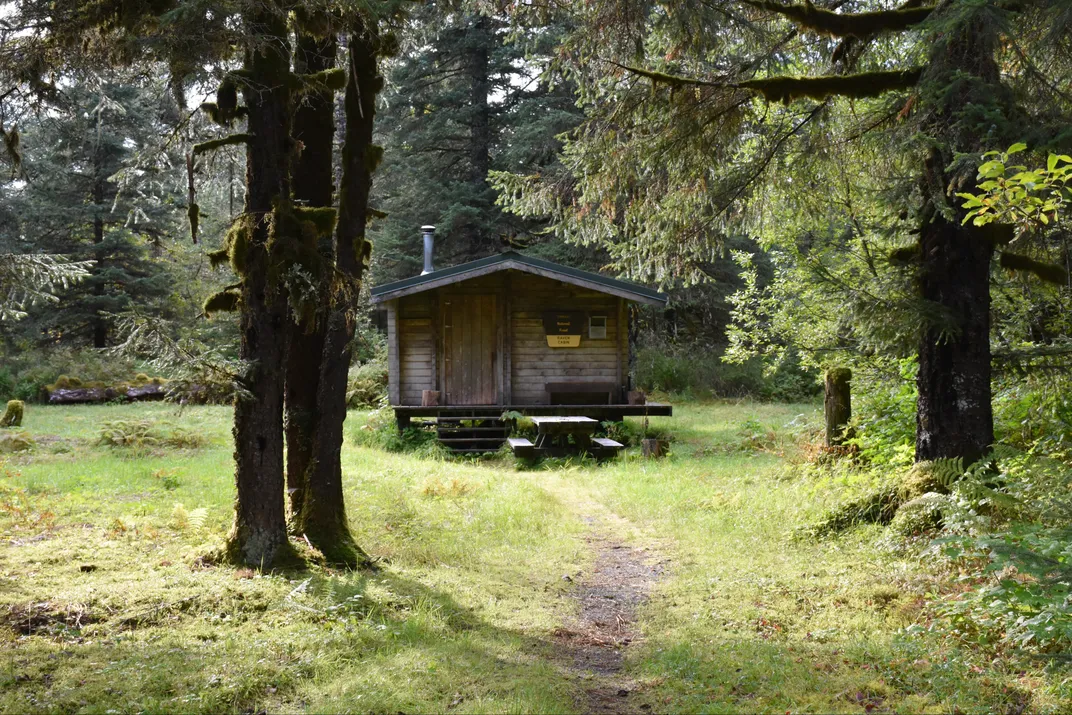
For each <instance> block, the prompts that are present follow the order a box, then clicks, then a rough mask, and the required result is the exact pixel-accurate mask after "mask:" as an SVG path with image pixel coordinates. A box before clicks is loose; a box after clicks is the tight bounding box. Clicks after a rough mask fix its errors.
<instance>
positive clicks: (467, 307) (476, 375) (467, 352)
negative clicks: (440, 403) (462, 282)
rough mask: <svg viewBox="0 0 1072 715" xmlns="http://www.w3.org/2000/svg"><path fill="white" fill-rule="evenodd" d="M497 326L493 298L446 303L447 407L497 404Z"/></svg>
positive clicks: (447, 300) (461, 297)
mask: <svg viewBox="0 0 1072 715" xmlns="http://www.w3.org/2000/svg"><path fill="white" fill-rule="evenodd" d="M498 324H499V316H498V313H497V311H496V300H495V296H494V295H453V296H447V297H446V298H445V299H444V300H443V386H444V390H443V391H444V392H446V393H447V395H446V399H447V400H448V402H447V404H450V405H494V404H498V401H499V397H498V389H497V388H498V380H497V379H496V375H497V374H498V359H497V358H498V356H497V355H496V350H495V348H496V346H497V345H498V338H497V330H498V327H499V325H498Z"/></svg>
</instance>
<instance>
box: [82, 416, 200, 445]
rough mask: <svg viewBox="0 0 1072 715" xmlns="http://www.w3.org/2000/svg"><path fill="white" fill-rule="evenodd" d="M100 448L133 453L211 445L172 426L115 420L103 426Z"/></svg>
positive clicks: (99, 441) (167, 423) (164, 423)
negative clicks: (127, 450) (117, 449)
mask: <svg viewBox="0 0 1072 715" xmlns="http://www.w3.org/2000/svg"><path fill="white" fill-rule="evenodd" d="M97 442H98V444H101V445H104V446H108V447H115V448H119V449H129V450H133V451H139V450H145V449H154V448H171V449H195V448H198V447H203V446H205V444H207V440H206V439H205V437H204V435H201V434H198V433H197V432H192V431H190V430H188V429H185V428H183V427H179V426H177V425H173V424H171V423H169V422H157V421H154V420H113V421H111V422H105V423H103V424H102V425H101V429H100V438H99V439H98V441H97Z"/></svg>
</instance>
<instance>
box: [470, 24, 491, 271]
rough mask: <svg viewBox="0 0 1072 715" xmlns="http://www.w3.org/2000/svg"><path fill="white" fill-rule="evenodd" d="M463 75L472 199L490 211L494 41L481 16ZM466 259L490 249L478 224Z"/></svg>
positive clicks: (489, 28)
mask: <svg viewBox="0 0 1072 715" xmlns="http://www.w3.org/2000/svg"><path fill="white" fill-rule="evenodd" d="M469 35H470V38H469V50H468V56H467V57H466V72H467V74H468V80H469V182H470V183H471V184H472V186H473V195H474V197H480V202H479V203H480V207H481V208H482V209H490V208H491V206H490V201H484V200H483V197H484V196H485V195H486V193H487V191H488V172H489V171H490V169H491V140H492V135H491V105H490V104H489V102H488V99H489V97H488V96H489V94H490V93H491V77H490V74H489V73H490V61H491V57H490V49H489V48H490V47H491V43H492V41H493V37H492V30H491V20H490V19H488V18H487V17H484V16H483V15H480V16H477V17H476V18H475V20H474V21H473V29H472V31H471V32H470V33H469ZM468 239H469V257H468V258H469V260H472V259H473V258H479V257H481V256H483V255H486V254H488V253H490V252H491V250H492V248H493V247H492V246H491V245H490V242H489V237H488V236H487V235H486V231H485V230H484V226H483V225H482V224H481V223H479V222H478V223H476V225H474V226H471V227H470V230H469V236H468Z"/></svg>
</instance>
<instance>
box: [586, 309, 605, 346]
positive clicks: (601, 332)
mask: <svg viewBox="0 0 1072 715" xmlns="http://www.w3.org/2000/svg"><path fill="white" fill-rule="evenodd" d="M588 337H589V338H591V339H592V340H606V339H607V316H605V315H592V316H589V318H588Z"/></svg>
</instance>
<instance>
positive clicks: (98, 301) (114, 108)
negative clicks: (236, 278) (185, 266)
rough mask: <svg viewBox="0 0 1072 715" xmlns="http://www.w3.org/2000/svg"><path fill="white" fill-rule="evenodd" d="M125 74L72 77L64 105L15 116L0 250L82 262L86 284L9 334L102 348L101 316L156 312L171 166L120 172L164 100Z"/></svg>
mask: <svg viewBox="0 0 1072 715" xmlns="http://www.w3.org/2000/svg"><path fill="white" fill-rule="evenodd" d="M159 90H160V87H158V86H154V85H153V84H152V83H150V82H145V81H142V80H139V79H138V78H137V77H135V76H134V75H133V74H126V75H116V74H114V73H108V74H107V75H105V76H104V77H103V78H100V79H97V78H93V77H90V76H81V77H78V78H76V79H75V80H74V81H73V82H72V83H71V84H70V86H68V87H65V89H64V93H63V94H64V101H63V103H62V104H61V105H60V106H57V107H54V108H52V109H50V110H49V111H44V112H34V111H30V110H29V109H28V108H27V110H26V112H25V114H24V117H23V122H22V124H23V126H22V130H21V133H22V142H21V144H22V151H21V176H22V177H23V181H22V185H21V187H20V188H18V189H16V190H9V191H6V192H4V194H3V197H2V198H0V201H2V202H3V204H4V211H5V212H7V213H8V214H9V215H11V216H14V217H17V220H15V221H11V222H7V223H5V225H4V226H3V228H2V229H0V230H2V233H0V241H3V245H4V246H5V247H6V248H5V250H8V251H11V252H27V253H29V252H45V253H54V254H62V255H65V256H68V257H70V258H71V259H74V260H77V261H92V262H93V265H92V267H91V268H90V275H89V276H88V278H87V280H86V281H84V282H82V283H80V284H78V285H77V286H76V287H73V288H70V289H68V290H67V291H66V292H65V294H64V300H63V302H62V303H60V304H59V305H57V306H49V307H48V309H47V310H43V309H39V310H31V311H30V315H29V318H28V319H27V320H26V321H24V322H23V323H22V324H20V325H19V326H18V328H17V331H18V333H17V334H18V335H20V336H25V338H26V339H28V340H30V341H33V342H37V343H43V344H55V343H62V344H65V345H73V346H82V345H88V346H91V347H96V348H103V347H106V346H108V345H109V344H110V342H111V340H112V338H113V335H112V333H113V329H112V324H111V319H110V318H109V317H108V314H115V313H119V312H122V311H124V310H127V309H129V308H131V307H134V306H137V307H139V308H141V309H143V310H146V311H148V312H160V311H162V310H164V309H165V306H164V305H163V301H164V299H165V298H166V297H167V296H168V295H169V293H170V289H171V276H170V274H169V272H168V270H167V266H166V265H165V264H163V263H161V262H158V261H156V260H154V259H155V258H156V257H157V256H158V255H159V254H160V252H161V248H162V245H163V244H164V242H166V241H167V240H168V239H169V238H170V237H171V235H172V234H173V233H174V232H175V230H176V229H177V228H178V227H177V225H176V221H175V216H174V213H173V212H172V211H170V205H172V204H173V202H174V200H175V198H176V197H175V196H174V194H173V193H172V192H171V190H170V188H169V187H171V186H173V185H174V181H173V180H174V178H175V177H174V172H173V171H171V170H170V168H169V166H168V163H169V162H168V160H169V158H170V159H171V160H172V161H174V159H175V157H168V156H166V154H165V155H161V156H158V157H154V159H153V160H152V161H147V162H143V163H142V164H141V165H140V166H139V167H138V170H137V171H129V172H128V171H124V170H125V169H127V167H128V166H129V165H130V163H131V162H132V161H133V160H134V159H135V158H136V157H137V156H138V155H139V153H140V152H141V151H143V150H145V149H146V148H148V147H150V146H153V144H154V143H155V140H156V137H157V135H158V134H159V133H160V131H161V129H162V127H163V125H162V123H161V117H162V115H163V114H164V112H166V111H167V107H166V105H167V103H168V101H169V100H168V98H167V97H166V96H165V97H163V98H162V97H161V95H160V92H159Z"/></svg>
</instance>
